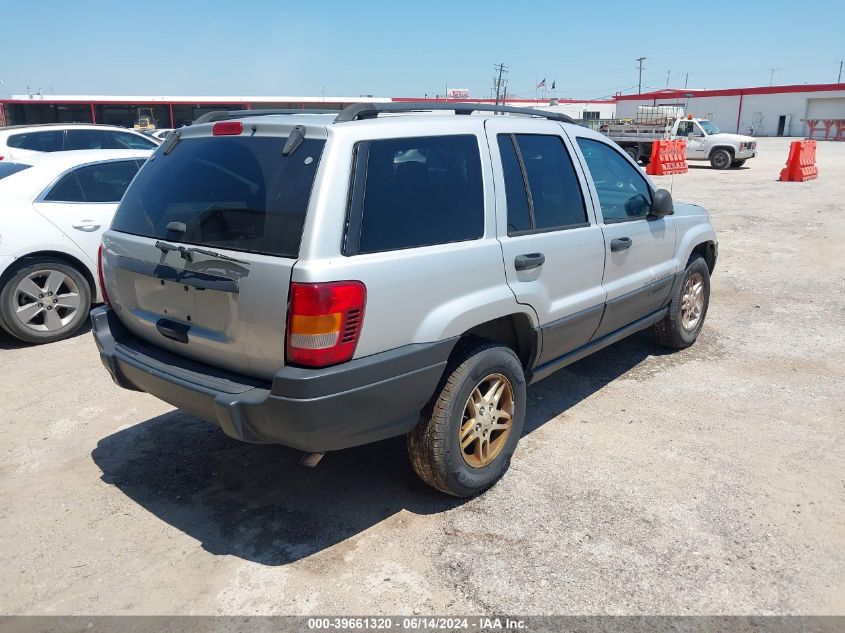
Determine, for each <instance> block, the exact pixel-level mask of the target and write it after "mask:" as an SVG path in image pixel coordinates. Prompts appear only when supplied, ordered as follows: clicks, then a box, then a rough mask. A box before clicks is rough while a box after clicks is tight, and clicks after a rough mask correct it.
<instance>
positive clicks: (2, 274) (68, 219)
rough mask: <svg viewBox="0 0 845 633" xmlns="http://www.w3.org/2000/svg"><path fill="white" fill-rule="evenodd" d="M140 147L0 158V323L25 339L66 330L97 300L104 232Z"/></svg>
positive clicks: (140, 157) (140, 160)
mask: <svg viewBox="0 0 845 633" xmlns="http://www.w3.org/2000/svg"><path fill="white" fill-rule="evenodd" d="M151 154H152V152H150V151H146V150H82V151H68V152H56V153H49V154H38V155H34V156H29V157H27V158H22V159H20V160H19V161H18V162H7V161H3V162H0V209H2V213H0V326H2V328H3V329H4V330H6V331H7V332H8V333H9V334H11V335H12V336H15V337H17V338H19V339H21V340H23V341H27V342H29V343H46V342H50V341H56V340H59V339H63V338H67V337H68V336H71V335H72V334H73V333H74V332H76V331H77V330H78V329H79V328H80V327H81V326H82V324H83V323H84V322H85V320H86V318H87V316H88V311H89V309H90V307H91V304H92V303H97V302H100V301H101V300H102V295H101V293H100V289H99V284H98V281H97V256H98V249H99V247H100V241H101V239H102V234H103V232H104V231H105V230H106V229H107V228H108V227H109V225H110V224H111V221H112V217H113V216H114V212H115V210H116V209H117V204H118V202H120V199H121V198H122V197H123V193H124V192H125V191H126V188H127V187H128V186H129V183H130V182H131V181H132V179H133V178H134V177H135V174H136V173H137V172H138V170H139V169H140V168H141V166H142V165H143V164H144V162H145V161H146V160H147V158H148V157H149V156H150V155H151Z"/></svg>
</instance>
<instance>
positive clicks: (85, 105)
mask: <svg viewBox="0 0 845 633" xmlns="http://www.w3.org/2000/svg"><path fill="white" fill-rule="evenodd" d="M391 101H393V102H410V101H421V102H430V103H446V102H449V103H461V102H463V103H493V101H492V100H491V99H471V98H460V99H420V98H414V97H370V96H367V97H297V96H293V97H290V96H275V97H273V96H269V97H249V96H242V97H233V96H204V97H199V96H149V95H147V96H143V95H136V96H107V95H64V96H62V95H14V96H12V97H11V98H8V99H0V125H17V124H37V123H65V122H84V123H92V122H93V123H109V124H112V125H122V126H125V127H132V125H133V124H134V123H135V122H136V121H138V119H139V117H141V116H142V115H148V116H149V115H152V118H153V119H154V121H155V123H156V126H157V127H159V128H169V127H179V126H181V125H186V124H188V123H190V122H191V121H193V120H195V119H196V118H198V117H199V116H201V115H203V114H205V113H206V112H211V111H213V110H250V109H262V108H296V109H312V108H313V109H330V110H340V109H342V108H343V107H345V106H347V105H349V104H351V103H362V102H373V103H386V102H391ZM506 105H510V106H521V107H531V108H542V109H544V110H554V111H556V112H561V113H563V114H567V115H569V116H571V117H572V118H574V119H611V118H614V117H632V118H633V117H634V116H635V114H636V110H637V106H640V105H680V106H682V107H683V108H684V110H685V111H686V112H688V113H691V114H693V115H694V116H697V117H700V118H707V119H710V120H711V121H714V122H715V123H716V125H718V126H719V127H720V128H722V130H724V131H725V132H738V133H743V134H748V133H750V134H752V135H753V136H807V134H808V129H809V128H808V125H807V121H808V120H809V121H814V122H815V127H814V138H824V136H825V132H826V130H829V131H830V134H831V138H832V136H833V133H834V132H833V130H834V129H835V127H833V126H832V124H830V122H832V121H836V120H845V84H842V83H840V84H803V85H795V86H765V87H752V88H726V89H722V90H677V89H676V90H659V91H656V92H649V93H644V94H637V95H617V96H616V97H615V98H614V99H604V100H583V99H582V100H579V99H562V98H561V99H556V98H552V99H549V98H546V99H509V100H508V101H507V102H506Z"/></svg>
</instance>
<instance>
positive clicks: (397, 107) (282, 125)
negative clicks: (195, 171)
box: [170, 103, 577, 138]
mask: <svg viewBox="0 0 845 633" xmlns="http://www.w3.org/2000/svg"><path fill="white" fill-rule="evenodd" d="M494 114H506V115H508V116H518V117H520V118H524V119H534V120H547V121H549V122H551V123H559V124H560V123H568V124H572V125H577V124H576V123H575V121H573V120H572V119H571V118H570V117H568V116H566V115H565V114H561V113H559V112H554V111H550V110H535V109H531V108H516V107H510V106H494V105H490V104H474V103H459V104H445V103H434V104H432V103H401V104H400V103H389V104H369V103H362V104H353V105H351V106H348V107H346V108H344V109H343V110H340V111H338V110H236V111H231V112H227V111H216V112H209V113H208V114H205V115H203V116H202V117H200V118H199V119H197V120H196V121H194V123H193V125H191V126H190V127H187V128H182V129H180V130H178V131H177V134H178V135H179V137H183V138H190V137H194V136H205V135H206V134H208V132H209V130H210V129H211V128H212V125H211V124H214V123H218V122H221V121H232V120H237V121H240V122H242V123H243V124H244V126H245V127H249V126H252V128H253V131H254V130H255V126H256V125H258V124H263V125H262V127H264V128H265V129H266V128H271V129H272V128H279V129H278V132H282V133H287V132H288V131H289V130H290V128H291V127H292V126H300V125H301V126H303V127H308V128H316V130H315V131H317V133H318V134H319V129H320V128H322V129H323V130H324V131H325V130H328V129H329V128H331V127H334V126H335V125H337V126H340V127H346V126H347V125H354V126H355V127H358V126H360V125H379V126H381V125H396V124H397V123H398V122H401V123H406V122H407V123H414V124H428V125H430V124H437V125H440V126H445V127H449V128H456V127H457V128H461V127H463V124H464V123H468V122H469V121H470V119H471V120H472V122H473V123H474V124H479V123H480V122H482V121H484V120H486V119H488V118H491V117H492V116H493V115H494ZM380 115H383V116H380ZM444 115H445V116H444ZM466 115H481V116H466ZM170 138H178V137H170Z"/></svg>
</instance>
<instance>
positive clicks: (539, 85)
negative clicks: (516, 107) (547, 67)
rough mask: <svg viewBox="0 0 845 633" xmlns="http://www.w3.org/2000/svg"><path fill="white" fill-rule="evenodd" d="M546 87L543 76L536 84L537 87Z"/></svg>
mask: <svg viewBox="0 0 845 633" xmlns="http://www.w3.org/2000/svg"><path fill="white" fill-rule="evenodd" d="M545 87H546V78H545V77H543V81H541V82H540V83H538V84H537V89H540V88H545Z"/></svg>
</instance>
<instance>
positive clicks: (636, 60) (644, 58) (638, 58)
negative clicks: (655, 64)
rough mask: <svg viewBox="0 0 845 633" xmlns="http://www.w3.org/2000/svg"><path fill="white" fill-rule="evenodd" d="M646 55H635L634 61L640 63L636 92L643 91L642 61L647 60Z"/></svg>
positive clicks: (640, 92)
mask: <svg viewBox="0 0 845 633" xmlns="http://www.w3.org/2000/svg"><path fill="white" fill-rule="evenodd" d="M647 59H648V57H637V58H636V59H635V60H634V61H635V62H639V63H640V77H639V79H638V80H637V94H642V93H643V62H644V61H645V60H647Z"/></svg>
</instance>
